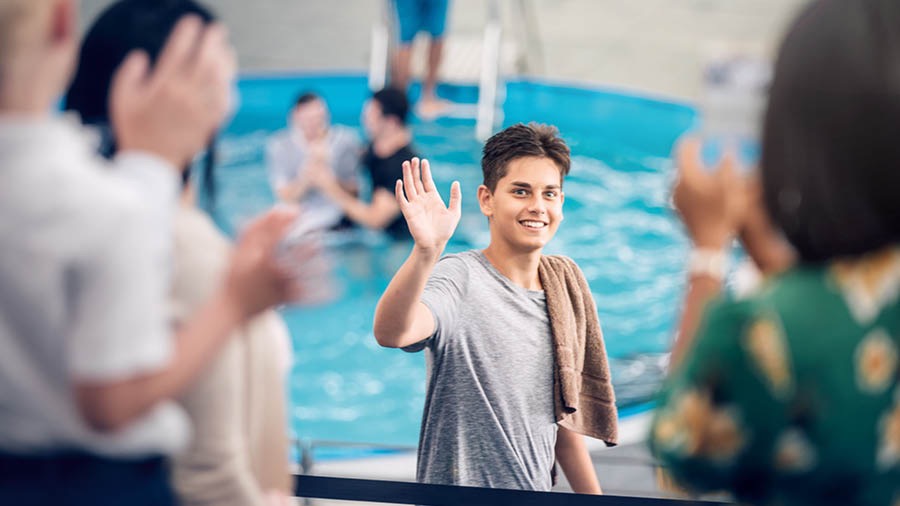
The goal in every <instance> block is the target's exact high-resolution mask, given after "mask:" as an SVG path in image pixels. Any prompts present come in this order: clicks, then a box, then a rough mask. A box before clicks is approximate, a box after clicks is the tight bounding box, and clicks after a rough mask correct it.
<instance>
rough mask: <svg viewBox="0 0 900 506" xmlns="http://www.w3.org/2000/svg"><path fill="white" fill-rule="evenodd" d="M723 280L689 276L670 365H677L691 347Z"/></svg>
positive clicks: (671, 366)
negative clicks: (708, 305)
mask: <svg viewBox="0 0 900 506" xmlns="http://www.w3.org/2000/svg"><path fill="white" fill-rule="evenodd" d="M721 289H722V282H721V281H719V280H718V279H715V278H713V277H710V276H691V277H689V278H688V286H687V294H686V295H685V297H684V307H683V308H682V312H681V322H680V323H679V325H678V333H677V335H676V336H675V345H674V346H673V348H672V354H671V358H670V360H669V367H670V368H673V367H675V366H676V365H677V364H678V363H679V362H680V361H681V358H682V357H683V356H684V353H685V352H686V351H687V350H688V349H690V345H691V343H692V342H693V340H694V334H695V333H696V332H697V326H698V325H699V324H700V319H701V318H702V317H703V310H704V309H705V307H706V304H707V303H708V302H709V301H710V300H712V299H713V298H714V297H716V296H717V295H718V294H719V291H720V290H721Z"/></svg>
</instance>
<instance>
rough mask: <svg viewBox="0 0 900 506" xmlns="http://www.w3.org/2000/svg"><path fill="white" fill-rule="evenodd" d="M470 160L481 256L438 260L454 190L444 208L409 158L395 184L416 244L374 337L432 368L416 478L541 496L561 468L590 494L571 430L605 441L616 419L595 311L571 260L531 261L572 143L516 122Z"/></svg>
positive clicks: (456, 215)
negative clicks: (482, 221) (480, 177)
mask: <svg viewBox="0 0 900 506" xmlns="http://www.w3.org/2000/svg"><path fill="white" fill-rule="evenodd" d="M481 164H482V169H483V173H484V183H483V184H482V185H481V186H479V188H478V203H479V205H480V207H481V212H482V213H483V214H484V215H485V216H486V217H487V219H488V225H489V227H490V233H491V242H490V244H489V245H488V247H487V248H485V249H484V250H483V251H478V250H470V251H465V252H462V253H458V254H451V255H446V256H444V257H441V254H442V252H443V251H444V248H445V246H446V245H447V242H448V241H449V240H450V237H451V236H452V235H453V232H454V230H455V229H456V226H457V224H458V223H459V219H460V206H461V200H462V197H461V194H460V188H459V183H454V184H453V186H452V187H451V189H450V202H449V206H445V205H444V202H443V200H442V199H441V196H440V194H439V193H438V191H437V188H436V187H435V185H434V181H433V179H432V176H431V168H430V166H429V163H428V161H427V160H423V161H421V162H420V161H419V160H418V159H417V158H414V159H413V160H412V161H411V162H406V163H405V164H404V167H403V180H402V182H401V181H397V184H396V198H397V201H398V203H399V205H400V208H401V210H402V211H403V216H404V217H405V218H406V220H407V222H408V223H409V229H410V232H411V233H412V236H413V239H414V240H415V245H414V247H413V250H412V252H411V253H410V255H409V258H408V259H407V261H406V263H404V264H403V266H402V267H401V268H400V270H398V271H397V273H396V274H395V275H394V278H393V279H392V280H391V283H390V284H389V285H388V287H387V290H385V292H384V295H382V297H381V300H379V302H378V306H377V307H376V310H375V322H374V334H375V338H376V339H377V340H378V343H379V344H381V345H382V346H387V347H391V348H402V349H403V350H404V351H408V352H418V351H422V350H426V353H427V354H428V358H429V359H430V361H429V363H430V368H429V370H430V372H429V378H428V382H427V385H428V392H427V394H426V398H425V409H424V412H423V415H422V430H421V432H420V440H419V451H418V464H417V472H416V477H417V479H418V480H419V481H421V482H425V483H434V484H442V485H463V486H475V487H491V488H510V489H520V490H537V491H548V490H550V488H551V487H552V485H553V481H554V471H555V463H556V462H559V464H560V466H561V467H562V469H563V472H564V473H565V474H566V478H568V480H569V484H570V485H571V486H572V489H573V490H574V491H575V492H577V493H585V494H599V493H601V489H600V484H599V482H598V480H597V476H596V474H595V472H594V466H593V464H592V463H591V458H590V455H589V454H588V452H587V447H586V446H585V443H584V438H583V437H582V434H584V435H588V436H591V437H594V438H597V439H601V440H603V441H605V442H606V443H607V444H608V445H614V444H616V440H617V418H616V417H617V415H616V408H615V398H614V394H613V390H612V383H611V382H610V376H609V367H608V363H607V358H606V351H605V345H604V343H603V336H602V332H601V330H600V322H599V320H598V317H597V308H596V306H595V304H594V299H593V297H592V295H591V290H590V287H589V286H588V284H587V281H586V280H585V279H584V275H583V274H582V273H581V270H580V269H579V268H578V266H577V265H576V264H575V262H573V261H572V260H571V259H569V258H567V257H562V256H546V255H543V254H542V252H543V248H544V246H546V245H547V243H548V242H549V241H550V240H551V239H552V238H553V236H554V235H555V234H556V231H557V229H558V227H559V225H560V223H561V222H562V219H563V201H564V198H565V196H564V194H563V190H562V186H563V178H564V177H565V176H566V175H567V174H568V172H569V166H570V155H569V148H568V146H566V144H565V142H564V141H563V140H562V139H561V138H560V137H559V136H558V132H557V130H556V128H554V127H550V126H547V125H538V124H534V123H532V124H530V125H523V124H518V125H513V126H511V127H509V128H507V129H505V130H503V131H502V132H500V133H498V134H496V135H494V136H493V137H491V138H490V139H489V140H488V141H487V143H486V144H485V146H484V156H483V158H482V162H481Z"/></svg>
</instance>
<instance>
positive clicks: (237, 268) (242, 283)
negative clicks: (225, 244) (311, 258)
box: [225, 207, 297, 318]
mask: <svg viewBox="0 0 900 506" xmlns="http://www.w3.org/2000/svg"><path fill="white" fill-rule="evenodd" d="M296 218H297V210H296V209H295V208H290V207H279V208H276V209H273V210H272V211H269V212H268V213H266V214H265V215H263V216H261V217H259V218H257V219H255V220H254V221H253V222H251V223H250V225H248V226H247V228H246V229H245V230H244V231H243V232H242V233H241V235H240V238H239V239H238V242H237V245H236V247H235V249H234V253H233V255H232V258H231V266H230V270H229V272H228V275H227V277H226V279H225V287H226V289H227V293H228V296H229V297H230V299H231V300H232V301H233V302H234V303H235V304H236V306H237V308H238V310H239V311H240V313H241V315H242V316H243V317H245V318H249V317H250V316H253V315H255V314H256V313H259V312H260V311H262V310H264V309H267V308H270V307H272V306H276V305H278V304H282V303H284V302H287V301H288V300H290V299H291V297H292V289H293V283H292V273H291V272H290V270H289V269H287V268H286V267H285V266H284V265H282V263H281V262H279V259H278V258H277V256H276V249H277V247H278V244H279V243H280V242H281V240H282V239H284V237H285V235H286V234H287V232H288V229H289V227H290V225H291V224H292V223H293V222H294V221H295V220H296Z"/></svg>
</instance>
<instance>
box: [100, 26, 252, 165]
mask: <svg viewBox="0 0 900 506" xmlns="http://www.w3.org/2000/svg"><path fill="white" fill-rule="evenodd" d="M236 69H237V62H236V59H235V55H234V50H233V48H232V47H231V44H230V43H229V42H228V33H227V32H226V30H225V28H224V27H223V26H221V25H219V24H215V23H214V24H211V25H204V24H203V21H201V20H200V18H198V17H197V16H193V15H188V16H185V17H184V18H183V19H181V20H180V21H179V22H178V23H177V24H176V25H175V28H174V29H173V30H172V34H171V36H170V37H169V39H168V41H167V42H166V45H165V47H164V48H163V50H162V52H161V53H160V55H159V58H158V59H157V61H156V65H155V66H154V68H153V69H152V70H151V69H150V60H149V58H148V56H147V54H146V53H145V52H144V51H138V50H136V51H132V53H131V54H129V55H128V57H127V58H126V59H125V61H124V62H123V63H122V65H121V67H120V68H119V69H118V70H117V72H116V74H115V75H114V76H113V82H112V85H111V91H110V119H111V121H112V126H113V130H114V132H115V134H116V140H117V143H118V145H119V149H120V150H122V151H125V150H139V151H146V152H150V153H154V154H156V155H158V156H161V157H162V158H164V159H166V160H168V161H169V162H170V163H172V165H174V166H175V167H176V168H179V169H182V168H184V167H187V165H188V163H189V162H190V161H191V159H192V158H193V157H194V156H195V155H196V154H197V153H198V152H200V151H201V150H202V149H203V148H204V147H205V146H206V144H207V143H208V142H209V139H210V138H211V137H212V135H213V133H214V132H215V131H216V130H217V129H218V128H219V127H220V126H221V123H222V121H224V119H225V117H226V115H227V113H228V109H229V106H230V99H231V88H230V85H231V82H232V81H233V80H234V77H235V73H236Z"/></svg>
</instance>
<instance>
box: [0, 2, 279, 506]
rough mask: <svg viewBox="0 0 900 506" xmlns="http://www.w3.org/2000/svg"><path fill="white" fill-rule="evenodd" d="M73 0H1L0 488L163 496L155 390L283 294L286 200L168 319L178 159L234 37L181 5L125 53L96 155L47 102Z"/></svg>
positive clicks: (168, 451) (166, 419)
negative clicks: (106, 132) (195, 299)
mask: <svg viewBox="0 0 900 506" xmlns="http://www.w3.org/2000/svg"><path fill="white" fill-rule="evenodd" d="M76 12H77V4H76V3H75V2H74V1H73V0H0V166H2V167H3V170H2V171H0V205H2V207H3V212H2V213H0V243H2V244H3V248H0V280H2V282H0V426H2V427H3V430H2V431H0V504H16V505H34V504H56V505H67V504H73V505H74V504H77V505H82V504H92V505H106V504H132V505H134V504H137V505H144V504H146V505H150V504H152V505H168V504H175V499H174V497H173V494H172V491H171V487H170V485H169V479H168V472H167V463H166V460H167V458H168V457H169V456H170V455H173V454H174V453H175V452H177V451H179V450H180V449H181V448H183V447H184V445H185V444H186V442H187V439H188V434H189V429H188V424H187V420H186V419H185V417H184V414H183V413H182V412H181V410H180V409H178V408H177V407H176V406H175V405H174V404H172V403H171V402H169V401H168V400H167V399H170V398H171V397H173V396H175V395H178V394H179V393H180V392H182V391H183V390H184V388H185V387H186V386H187V385H189V384H190V382H191V381H192V380H193V379H194V377H195V376H196V375H197V373H198V372H199V371H200V369H201V368H202V367H203V366H204V365H205V364H206V363H207V362H209V360H210V359H211V358H212V357H213V356H214V355H215V354H216V353H217V351H218V350H219V349H220V348H221V347H222V346H223V344H224V343H225V342H226V340H227V338H228V336H229V334H230V333H231V332H232V331H233V330H234V329H235V328H237V327H238V326H239V325H241V324H242V323H244V322H246V321H247V320H248V319H249V318H250V317H251V316H252V315H254V314H256V313H258V312H259V311H261V310H263V309H265V308H267V307H270V306H272V305H273V304H277V303H280V302H282V301H283V300H285V299H286V298H287V297H288V296H289V293H288V291H289V290H290V283H289V277H288V276H286V275H285V274H284V273H283V272H282V271H281V270H280V268H278V267H277V266H276V264H275V262H274V261H273V260H272V259H271V255H270V253H271V251H272V250H273V249H274V247H275V245H276V243H277V242H278V240H279V238H280V237H281V235H282V234H283V233H284V231H285V230H286V228H287V226H288V225H289V224H290V222H291V221H292V220H293V219H294V218H295V213H293V212H273V213H270V214H269V215H267V216H265V217H263V218H262V219H259V220H257V221H255V222H254V223H253V224H252V225H250V226H249V228H248V230H247V231H246V232H245V234H244V236H243V238H242V239H241V242H240V244H239V245H238V247H237V249H236V250H235V252H234V255H233V256H232V259H231V263H230V267H229V274H228V275H227V276H226V277H225V279H224V280H223V282H222V284H221V285H220V286H219V288H218V289H217V290H215V292H214V293H213V294H212V295H211V296H210V297H209V298H208V299H207V301H206V302H205V303H204V304H202V307H201V308H200V309H199V310H198V311H197V313H196V315H195V316H193V317H191V318H190V319H188V321H186V322H185V323H184V324H183V325H182V326H181V327H180V328H179V329H178V330H177V331H176V332H175V333H174V336H173V332H172V330H171V328H170V326H169V321H168V317H167V312H166V310H165V306H166V301H167V298H168V292H169V289H170V284H169V276H168V273H169V270H170V259H169V256H168V251H169V249H170V247H171V243H172V228H171V223H170V221H171V218H172V213H173V212H174V210H175V206H176V205H177V198H178V187H179V179H180V172H181V168H183V167H186V166H187V165H188V163H189V162H190V160H191V158H192V157H193V155H194V154H195V153H196V152H198V151H199V150H201V149H202V148H203V146H205V145H206V143H207V141H208V140H209V138H210V137H211V136H212V135H213V132H214V130H215V129H216V128H217V127H218V126H219V124H220V123H221V121H222V120H223V118H224V116H225V114H226V112H227V108H228V94H229V83H230V82H231V80H232V79H233V77H234V73H235V67H236V66H235V61H234V55H233V51H232V49H231V47H230V45H229V44H228V43H227V37H226V34H225V32H224V30H223V29H222V27H221V26H218V25H215V24H214V25H211V26H208V27H204V26H203V24H202V22H201V21H200V20H199V19H198V18H196V17H186V18H183V19H182V20H181V21H179V23H178V25H177V26H176V27H175V29H174V30H173V33H172V36H171V37H170V39H169V41H168V43H167V44H166V46H165V48H164V49H163V51H162V53H161V54H160V57H159V59H158V61H157V64H156V65H155V67H154V68H153V69H152V70H151V69H150V65H149V60H148V57H147V55H146V54H145V53H143V52H139V51H138V52H132V53H130V54H129V55H128V57H127V58H126V59H125V61H124V62H123V64H122V66H121V67H120V69H119V70H118V71H117V72H116V74H115V77H114V78H113V84H112V87H111V90H110V117H111V118H112V123H113V129H114V131H115V134H116V138H117V141H118V148H119V151H118V154H117V155H116V158H115V159H114V160H113V161H112V162H111V163H108V162H105V161H104V160H102V159H100V158H98V157H97V156H96V155H95V154H94V146H92V144H91V142H90V139H91V138H90V136H89V135H88V134H87V133H86V132H85V131H83V130H82V129H81V127H80V126H79V125H78V124H77V120H74V121H73V119H71V118H64V117H60V116H58V115H56V114H55V113H54V108H55V105H56V103H57V100H58V97H59V96H60V95H61V93H62V91H63V90H64V89H65V86H66V84H67V82H68V81H69V79H70V78H71V74H72V70H73V68H74V66H75V63H76V59H77V58H76V52H77V49H78V40H77V37H76V33H77V20H76V16H75V13H76ZM173 337H176V338H175V339H173Z"/></svg>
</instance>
